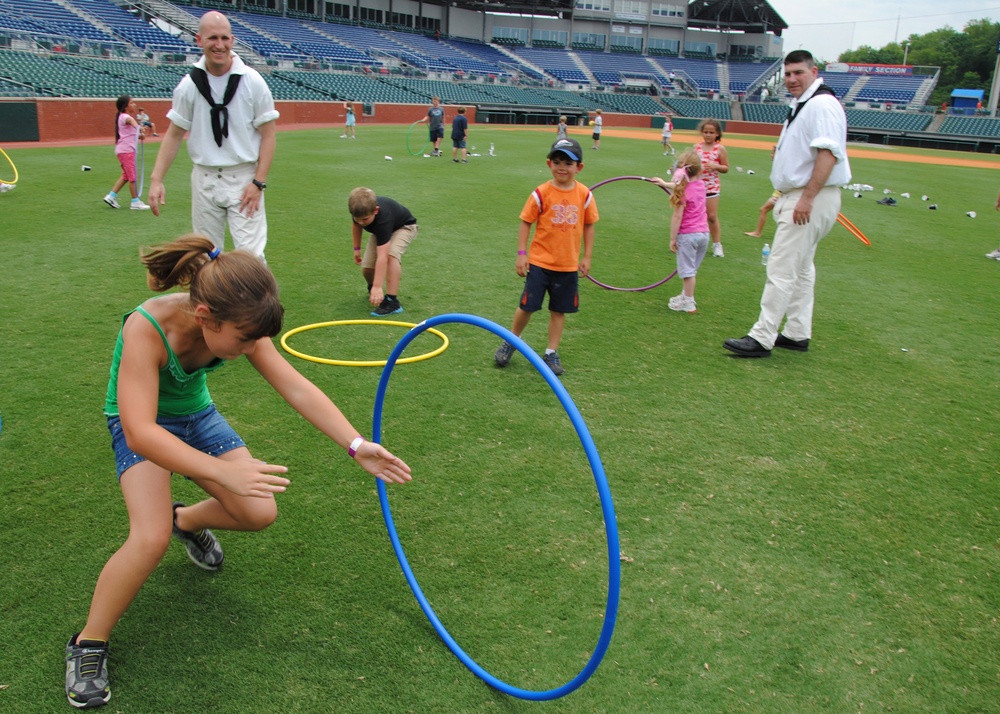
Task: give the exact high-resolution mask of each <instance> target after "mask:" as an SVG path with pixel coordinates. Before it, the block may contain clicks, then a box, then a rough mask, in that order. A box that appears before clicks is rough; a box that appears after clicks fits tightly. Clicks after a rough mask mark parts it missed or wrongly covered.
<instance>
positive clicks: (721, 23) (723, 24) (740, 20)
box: [688, 0, 788, 35]
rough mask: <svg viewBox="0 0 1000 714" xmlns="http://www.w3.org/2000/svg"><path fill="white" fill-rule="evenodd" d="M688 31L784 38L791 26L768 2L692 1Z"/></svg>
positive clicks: (761, 0) (689, 8) (749, 0)
mask: <svg viewBox="0 0 1000 714" xmlns="http://www.w3.org/2000/svg"><path fill="white" fill-rule="evenodd" d="M688 27H695V28H702V29H713V30H715V29H721V30H736V31H739V32H749V33H754V34H759V33H760V34H762V33H767V32H771V33H774V34H775V35H781V32H782V30H787V29H788V23H787V22H785V21H784V20H783V19H782V17H781V15H779V14H778V13H777V12H775V10H774V8H773V7H771V6H770V5H769V4H768V3H767V2H766V1H765V0H693V2H691V3H690V4H689V5H688Z"/></svg>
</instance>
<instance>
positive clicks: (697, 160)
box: [670, 149, 701, 208]
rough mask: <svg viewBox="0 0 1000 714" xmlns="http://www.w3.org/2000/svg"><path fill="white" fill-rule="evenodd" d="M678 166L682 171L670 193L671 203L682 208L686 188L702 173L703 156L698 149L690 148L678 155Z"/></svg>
mask: <svg viewBox="0 0 1000 714" xmlns="http://www.w3.org/2000/svg"><path fill="white" fill-rule="evenodd" d="M677 168H678V169H680V170H681V171H682V173H681V176H680V179H679V180H678V181H677V185H676V186H675V187H674V190H673V192H672V193H671V194H670V205H671V206H673V207H674V208H680V207H681V206H683V205H684V189H686V188H687V185H688V184H689V183H691V181H692V180H693V179H694V178H695V177H697V176H698V175H699V174H700V173H701V157H700V156H699V155H698V152H697V151H696V150H694V149H688V150H687V151H685V152H684V153H682V154H681V155H680V156H678V157H677Z"/></svg>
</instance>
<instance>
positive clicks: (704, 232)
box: [653, 149, 709, 312]
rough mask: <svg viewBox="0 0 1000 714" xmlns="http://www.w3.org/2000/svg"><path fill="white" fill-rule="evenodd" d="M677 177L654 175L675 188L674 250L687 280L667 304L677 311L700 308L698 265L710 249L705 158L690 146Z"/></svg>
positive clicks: (679, 161) (679, 272)
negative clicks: (667, 178)
mask: <svg viewBox="0 0 1000 714" xmlns="http://www.w3.org/2000/svg"><path fill="white" fill-rule="evenodd" d="M673 179H674V180H673V181H672V182H667V181H664V180H663V179H661V178H658V177H657V178H654V179H653V183H656V184H658V185H660V186H662V187H664V188H669V189H671V191H672V193H671V194H670V204H671V205H672V206H673V207H674V215H673V217H672V218H671V220H670V250H672V251H673V252H674V253H676V254H677V275H679V276H680V278H681V280H682V281H683V283H684V286H683V289H682V291H681V293H680V295H675V296H674V297H672V298H670V300H669V302H668V303H667V307H669V308H670V309H671V310H676V311H677V312H697V309H698V308H697V305H696V304H695V300H694V288H695V279H696V276H697V275H698V267H699V266H700V265H701V261H702V259H703V258H704V257H705V253H706V251H707V250H708V238H709V231H708V213H707V210H706V194H707V191H706V189H705V182H704V181H703V180H702V178H701V158H700V157H699V156H698V152H697V151H695V150H694V149H688V150H687V151H685V152H684V153H682V154H681V155H680V156H679V157H678V159H677V170H676V171H675V172H674V175H673Z"/></svg>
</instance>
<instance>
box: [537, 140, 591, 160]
mask: <svg viewBox="0 0 1000 714" xmlns="http://www.w3.org/2000/svg"><path fill="white" fill-rule="evenodd" d="M559 153H563V154H566V156H568V157H569V158H571V159H573V161H579V160H580V157H581V156H583V151H582V150H581V149H580V142H579V141H577V140H576V139H560V140H559V141H557V142H556V143H554V144H553V145H552V148H551V149H549V155H548V156H547V157H546V158H549V159H551V158H552V156H553V155H554V154H559Z"/></svg>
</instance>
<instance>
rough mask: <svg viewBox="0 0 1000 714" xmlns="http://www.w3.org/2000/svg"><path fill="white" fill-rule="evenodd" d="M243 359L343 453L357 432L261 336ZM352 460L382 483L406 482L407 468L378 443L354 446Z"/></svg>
mask: <svg viewBox="0 0 1000 714" xmlns="http://www.w3.org/2000/svg"><path fill="white" fill-rule="evenodd" d="M247 359H248V360H250V364H252V365H253V366H254V368H255V369H256V370H257V371H258V372H260V374H261V376H262V377H264V379H266V380H267V381H268V383H269V384H270V385H271V386H272V387H274V389H275V391H276V392H278V394H280V395H281V396H282V397H283V398H284V400H285V401H286V402H288V403H289V404H290V405H291V406H292V408H294V409H295V411H297V412H298V413H299V414H301V415H302V416H304V417H305V418H306V420H308V421H309V423H310V424H312V425H313V426H315V427H316V428H317V429H319V430H320V431H321V432H323V433H324V434H326V435H327V436H328V437H330V438H331V439H333V440H334V441H335V442H337V443H338V444H340V446H341V447H343V448H344V450H347V449H348V448H349V447H350V445H351V442H352V441H354V439H355V437H357V436H358V430H357V429H355V428H354V427H353V426H351V423H350V422H349V421H348V420H347V417H345V416H344V415H343V413H342V412H341V411H340V409H338V408H337V405H336V404H334V403H333V402H332V401H331V400H330V398H329V397H328V396H326V394H324V393H323V391H322V390H321V389H320V388H319V387H317V386H316V385H315V384H313V383H312V382H310V381H309V380H308V379H306V378H305V377H304V376H302V375H301V374H300V373H299V372H298V371H297V370H296V369H295V368H294V367H292V365H290V364H289V363H288V360H286V359H285V358H284V357H283V356H282V355H281V354H280V353H279V352H278V350H277V349H276V348H275V346H274V343H273V342H271V340H270V339H268V338H266V337H264V338H262V339H260V340H258V341H257V345H256V347H255V348H254V350H253V352H250V353H248V354H247ZM354 458H355V460H356V461H357V462H358V464H359V465H360V466H361V468H363V469H364V470H365V471H367V472H368V473H370V474H371V475H372V476H375V477H376V478H378V479H380V480H382V481H385V482H386V483H406V482H407V481H409V480H410V467H409V466H407V465H406V463H405V462H404V461H403V460H402V459H400V458H398V457H396V456H393V455H392V454H391V453H390V452H389V451H387V450H386V449H385V448H383V447H382V446H381V445H380V444H375V443H373V442H370V441H367V440H366V441H365V442H364V443H363V444H361V446H360V447H358V450H357V453H356V454H355V455H354Z"/></svg>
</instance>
